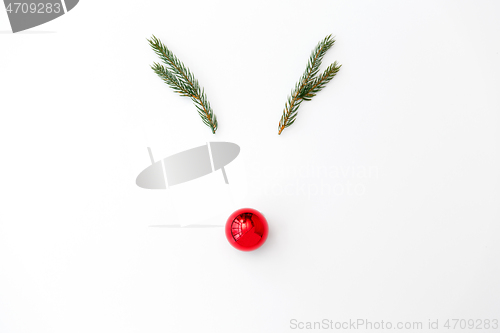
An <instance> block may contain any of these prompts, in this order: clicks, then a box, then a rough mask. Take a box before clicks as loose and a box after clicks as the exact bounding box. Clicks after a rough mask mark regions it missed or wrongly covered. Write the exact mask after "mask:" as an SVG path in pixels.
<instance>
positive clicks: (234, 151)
mask: <svg viewBox="0 0 500 333" xmlns="http://www.w3.org/2000/svg"><path fill="white" fill-rule="evenodd" d="M148 151H149V157H150V158H151V165H150V166H149V167H147V168H146V169H144V170H143V171H142V172H141V173H140V174H139V176H137V179H136V184H137V185H138V186H139V187H142V188H146V189H166V188H167V187H170V186H174V185H177V184H182V183H185V182H188V181H191V180H194V179H196V178H200V177H203V176H206V175H208V174H210V173H212V172H214V171H217V170H219V169H220V170H221V171H222V175H223V176H224V181H225V182H226V184H229V181H228V179H227V175H226V171H225V170H224V166H226V165H227V164H229V163H231V162H232V161H233V160H234V159H235V158H236V157H237V156H238V154H239V153H240V147H239V146H238V145H237V144H235V143H232V142H208V143H207V144H206V145H203V146H199V147H195V148H191V149H188V150H185V151H183V152H180V153H177V154H175V155H172V156H169V157H166V158H164V159H163V160H159V161H155V160H154V158H153V154H152V152H151V149H150V148H149V147H148Z"/></svg>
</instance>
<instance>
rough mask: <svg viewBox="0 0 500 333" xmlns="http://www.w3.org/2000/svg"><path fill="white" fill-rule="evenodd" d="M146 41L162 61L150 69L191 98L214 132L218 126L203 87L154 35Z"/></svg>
mask: <svg viewBox="0 0 500 333" xmlns="http://www.w3.org/2000/svg"><path fill="white" fill-rule="evenodd" d="M148 42H149V45H150V46H151V48H152V49H153V51H154V52H155V53H156V54H157V55H158V57H160V59H161V61H162V62H163V65H162V64H159V63H156V62H155V63H153V65H152V66H151V69H153V71H154V72H155V73H156V75H158V76H159V77H160V78H161V79H162V80H163V82H165V83H166V84H167V85H168V86H169V87H170V88H172V89H173V90H174V91H175V92H176V93H178V94H180V95H181V96H186V97H189V98H191V100H192V101H193V103H194V105H195V106H196V109H197V110H198V114H199V115H200V117H201V119H202V121H203V123H204V124H205V125H207V126H208V127H210V129H211V130H212V133H214V134H215V131H217V126H218V124H217V117H216V116H215V114H214V112H213V111H212V108H211V107H210V103H209V102H208V99H207V96H206V94H205V91H204V89H203V88H200V84H199V83H198V80H197V79H196V78H195V77H194V75H193V73H191V71H190V70H189V68H187V67H186V66H185V65H184V64H183V63H182V62H181V61H180V60H179V59H178V58H177V57H176V56H175V55H174V54H173V53H172V51H170V50H169V49H168V48H167V47H166V46H165V45H164V44H163V43H162V42H161V41H160V40H159V39H158V38H156V37H155V36H154V35H153V36H152V37H151V39H148Z"/></svg>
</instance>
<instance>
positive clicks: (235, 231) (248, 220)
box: [226, 208, 269, 251]
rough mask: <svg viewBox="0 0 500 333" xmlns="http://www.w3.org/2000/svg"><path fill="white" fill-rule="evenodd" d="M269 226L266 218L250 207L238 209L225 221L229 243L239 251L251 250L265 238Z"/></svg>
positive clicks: (262, 242)
mask: <svg viewBox="0 0 500 333" xmlns="http://www.w3.org/2000/svg"><path fill="white" fill-rule="evenodd" d="M268 231H269V227H268V225H267V221H266V218H265V217H264V215H262V214H261V213H260V212H259V211H257V210H255V209H252V208H242V209H238V210H237V211H235V212H234V213H232V214H231V216H229V218H228V219H227V222H226V237H227V240H228V241H229V243H230V244H231V245H232V246H234V247H235V248H236V249H238V250H241V251H253V250H255V249H257V248H259V247H260V246H261V245H262V244H264V242H265V241H266V239H267V234H268Z"/></svg>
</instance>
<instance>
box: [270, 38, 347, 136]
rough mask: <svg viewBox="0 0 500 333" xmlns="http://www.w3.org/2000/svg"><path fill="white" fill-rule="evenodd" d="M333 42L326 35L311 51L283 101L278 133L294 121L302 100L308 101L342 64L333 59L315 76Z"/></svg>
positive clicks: (335, 73)
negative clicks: (304, 67) (300, 75)
mask: <svg viewBox="0 0 500 333" xmlns="http://www.w3.org/2000/svg"><path fill="white" fill-rule="evenodd" d="M334 43H335V40H334V39H333V38H332V35H328V36H326V37H325V39H323V40H322V41H320V42H319V43H318V45H316V47H315V48H314V50H313V51H312V53H311V56H310V57H309V61H308V62H307V67H306V70H305V71H304V74H302V77H301V78H300V80H299V82H297V83H296V84H295V88H294V89H293V90H292V92H291V95H290V96H288V99H287V102H286V103H285V109H284V110H283V114H282V116H281V119H280V122H279V125H278V134H281V132H283V130H284V129H285V128H287V127H289V126H290V125H292V124H293V123H294V122H295V120H296V118H297V114H298V109H299V106H300V104H301V103H302V101H310V100H311V99H312V98H313V97H314V96H316V94H317V93H318V92H319V91H321V90H322V89H323V88H324V87H325V86H326V84H327V83H328V82H330V81H331V80H332V79H333V77H334V76H335V75H337V73H338V71H339V70H340V67H341V66H342V65H338V64H337V62H336V61H335V62H334V63H333V64H331V65H330V66H328V68H327V69H326V70H325V71H324V72H323V73H321V74H320V75H319V76H317V74H318V72H319V67H320V66H321V61H322V60H323V57H324V56H325V54H326V52H327V51H328V50H329V49H330V48H331V47H332V46H333V44H334Z"/></svg>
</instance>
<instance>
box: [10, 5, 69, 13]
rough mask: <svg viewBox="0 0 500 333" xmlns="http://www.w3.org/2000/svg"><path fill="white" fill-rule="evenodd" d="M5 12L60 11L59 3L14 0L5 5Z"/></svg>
mask: <svg viewBox="0 0 500 333" xmlns="http://www.w3.org/2000/svg"><path fill="white" fill-rule="evenodd" d="M6 9H7V13H9V14H11V13H14V14H18V13H19V14H20V13H23V14H27V13H31V14H35V13H37V14H44V13H46V14H52V13H56V14H59V13H60V12H61V4H60V3H57V2H56V3H27V2H14V3H9V4H8V5H7V8H6Z"/></svg>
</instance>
